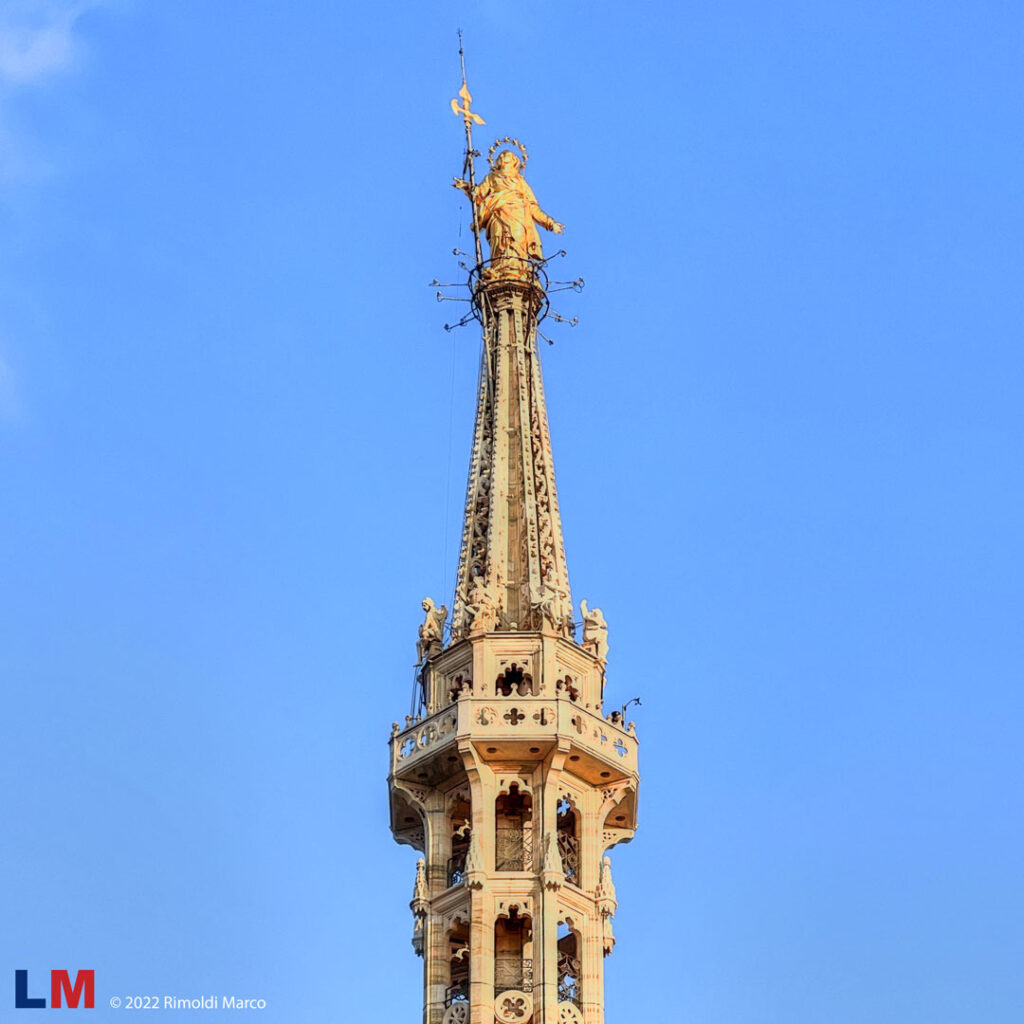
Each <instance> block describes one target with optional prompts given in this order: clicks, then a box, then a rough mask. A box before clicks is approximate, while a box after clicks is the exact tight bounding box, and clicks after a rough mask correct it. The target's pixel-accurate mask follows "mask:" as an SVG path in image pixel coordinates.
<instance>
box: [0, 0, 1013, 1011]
mask: <svg viewBox="0 0 1024 1024" xmlns="http://www.w3.org/2000/svg"><path fill="white" fill-rule="evenodd" d="M460 26H461V27H462V28H463V29H464V30H465V33H466V45H467V53H468V61H469V73H470V88H471V90H472V92H473V95H474V97H475V104H476V107H477V108H478V109H479V111H480V112H481V113H482V114H483V115H484V117H485V118H486V119H487V122H488V123H487V126H486V129H484V130H482V131H481V137H480V142H481V144H482V147H486V145H487V144H489V142H490V140H491V139H492V138H493V137H494V136H495V135H505V134H511V135H518V136H519V137H520V138H522V139H523V140H524V142H526V144H527V145H528V147H529V150H530V156H531V161H530V166H529V173H528V177H529V180H530V182H531V184H532V185H533V187H534V189H535V191H536V193H537V195H538V197H539V199H540V201H541V204H542V206H544V207H545V209H546V210H547V211H548V212H549V213H551V214H553V215H554V216H555V217H557V218H558V219H559V220H562V221H564V222H565V223H566V225H567V228H566V232H565V235H564V236H563V238H562V239H560V240H559V244H560V245H561V246H564V247H565V249H566V250H567V251H568V256H567V258H566V259H565V260H563V261H562V262H561V265H560V266H561V268H564V274H565V276H566V277H573V276H576V275H582V276H583V277H584V278H585V279H586V283H587V284H586V288H585V290H584V292H583V293H582V294H581V295H578V296H577V295H573V294H572V293H568V298H566V296H559V297H557V298H558V299H559V301H558V302H557V303H556V308H558V309H559V310H560V311H562V312H563V313H564V314H566V315H567V316H579V318H580V324H579V326H578V327H577V328H575V329H568V328H565V327H561V328H556V329H555V330H554V331H553V332H552V333H553V337H554V339H555V344H554V346H553V347H550V348H548V347H547V346H544V352H543V358H544V364H545V376H546V384H547V392H548V400H549V405H550V411H551V421H552V422H551V428H552V435H553V441H554V447H555V457H556V465H557V470H558V481H559V493H560V500H561V506H562V511H563V516H564V526H565V532H566V537H567V545H568V553H569V568H570V575H571V577H572V581H573V588H574V597H575V598H576V599H577V600H578V599H579V598H581V597H585V598H587V599H588V600H589V601H590V603H591V604H596V605H600V606H601V607H602V608H603V609H604V612H605V615H606V617H607V619H608V622H609V626H610V637H609V639H610V643H611V660H610V666H609V673H610V674H609V680H610V681H609V695H610V701H611V703H612V705H613V706H614V704H616V703H620V702H623V701H625V700H627V699H628V698H631V697H634V696H640V697H641V698H642V700H643V706H642V708H640V709H638V710H636V714H635V717H636V719H637V726H638V732H639V736H640V739H641V769H642V772H643V776H644V783H643V787H642V791H641V800H640V818H641V828H640V831H639V832H638V835H637V838H636V840H635V841H634V842H633V843H632V844H631V845H629V846H626V847H621V848H619V849H618V850H617V851H616V852H615V855H614V868H615V879H616V883H617V886H618V892H619V897H620V910H619V914H618V917H617V918H616V932H617V936H618V940H619V941H618V946H617V948H616V951H615V953H614V955H613V956H612V957H611V958H610V959H609V960H608V961H607V962H606V966H607V1014H608V1020H609V1022H610V1024H615V1022H622V1024H624V1022H627V1021H632V1020H644V1021H653V1022H675V1021H685V1022H687V1024H825V1022H828V1024H867V1022H870V1024H917V1022H921V1024H926V1022H927V1024H1019V1022H1020V1021H1021V1020H1022V1019H1024V971H1022V969H1021V963H1022V958H1024V873H1022V870H1021V867H1022V863H1024V823H1022V822H1024V819H1022V813H1021V812H1022V808H1021V775H1022V771H1021V769H1022V760H1024V754H1022V752H1024V724H1022V722H1024V715H1022V711H1024V708H1022V703H1024V700H1022V687H1021V682H1022V675H1024V672H1022V663H1024V636H1022V628H1021V625H1022V611H1024V608H1022V605H1024V601H1022V553H1024V552H1022V536H1021V519H1022V515H1021V513H1022V507H1021V506H1022V482H1021V441H1022V428H1024V413H1022V407H1024V403H1022V400H1021V398H1022V395H1021V391H1022V388H1021V380H1022V370H1024V359H1022V354H1021V351H1022V341H1024V331H1022V322H1024V301H1022V289H1021V278H1022V270H1024V241H1022V239H1024V232H1022V227H1024V217H1022V214H1024V191H1022V183H1024V132H1022V127H1021V125H1022V121H1021V111H1022V109H1024V8H1022V6H1021V4H1020V3H1019V2H1018V0H1006V2H993V0H972V2H970V3H964V2H959V3H953V2H949V0H916V2H915V0H895V2H894V0H884V2H883V0H838V2H830V0H803V2H798V0H777V2H774V3H763V2H754V0H747V2H738V0H717V2H715V3H711V2H700V3H681V4H676V3H668V2H663V3H658V4H644V3H634V4H626V3H610V2H605V0H598V2H590V3H586V4H584V3H565V2H555V0H551V2H546V3H537V2H520V3H515V4H508V3H500V4H499V3H496V2H493V0H487V2H482V3H465V4H461V5H455V4H446V3H423V2H420V3H411V2H409V3H401V4H395V3H383V4H371V3H362V4H344V3H341V2H326V0H321V2H313V0H306V2H302V3H297V4H284V3H279V2H270V0H249V2H245V3H242V2H240V0H236V2H233V3H230V2H226V0H222V2H219V3H211V2H206V0H174V2H165V3H145V2H143V0H109V2H100V3H89V2H81V3H70V2H65V0H28V2H20V0H2V2H0V233H2V238H3V244H2V246H0V449H2V460H3V461H2V470H0V472H2V484H0V578H2V587H0V687H2V694H3V709H4V710H3V741H2V744H0V791H2V794H0V795H2V799H3V816H4V826H3V828H2V830H0V874H2V877H3V880H4V884H3V887H2V894H0V922H2V924H0V1018H2V1019H3V1020H7V1019H12V1020H17V1019H20V1018H21V1014H20V1012H19V1013H18V1014H15V1012H14V1011H13V1010H11V1009H9V1008H10V1007H11V1006H13V971H14V969H15V968H27V969H29V970H30V971H31V972H32V975H31V976H32V978H33V979H34V980H33V987H35V988H38V989H39V990H40V991H42V992H45V988H46V985H45V976H46V972H48V971H49V970H50V969H51V968H55V967H58V968H60V967H64V968H70V969H77V968H94V969H95V970H96V972H97V974H96V978H97V1000H98V1002H97V1007H98V1008H97V1009H96V1011H95V1012H94V1014H93V1016H92V1018H91V1019H96V1020H112V1021H113V1020H118V1019H120V1017H119V1015H118V1014H119V1013H120V1014H123V1013H124V1011H117V1012H115V1011H113V1010H111V1009H109V1007H107V1005H106V1004H107V1000H108V999H109V997H110V996H113V995H119V996H124V995H127V994H133V993H135V994H148V993H158V994H172V995H179V996H190V997H191V996H197V995H204V994H209V993H217V994H226V993H234V994H238V995H249V996H253V997H263V998H265V999H266V1000H267V1001H268V1004H269V1005H268V1009H267V1010H266V1011H264V1012H263V1014H262V1017H261V1019H264V1020H267V1021H273V1022H280V1024H306V1022H310V1024H323V1022H325V1021H348V1020H372V1021H375V1022H380V1024H392V1022H394V1024H399V1022H409V1021H415V1020H418V1019H419V1016H418V1014H419V1003H420V962H419V961H418V960H417V959H416V958H415V957H414V956H413V954H412V950H411V946H410V944H409V939H410V935H411V916H410V914H409V911H408V901H409V898H410V896H411V889H412V884H413V874H414V870H413V865H414V858H415V855H414V853H413V851H411V850H409V849H408V848H406V847H399V846H397V845H395V844H394V843H393V842H392V840H391V838H390V835H389V833H388V829H387V813H386V788H385V782H384V779H385V774H386V770H387V747H386V740H387V736H388V732H389V727H390V723H391V721H392V720H393V719H396V718H400V717H401V716H402V715H404V714H405V713H406V711H407V710H408V703H409V691H410V686H411V674H412V662H413V660H414V653H415V652H414V644H415V635H416V627H417V625H418V623H419V621H420V619H421V612H420V608H419V602H420V600H421V598H422V597H423V596H424V595H425V594H430V595H432V596H433V597H435V598H436V599H437V600H438V602H439V603H440V601H442V600H444V601H446V602H447V603H449V604H450V597H451V595H450V590H451V586H452V577H453V574H454V563H455V556H456V550H457V537H458V529H459V518H460V516H461V503H462V492H463V488H464V480H465V471H466V465H467V460H468V447H469V432H470V427H471V416H472V406H473V386H474V380H475V374H476V363H477V358H478V350H479V338H478V336H477V334H476V333H475V331H474V329H473V328H465V329H463V330H462V331H459V332H455V333H453V334H450V335H449V334H446V333H445V332H444V330H443V329H442V326H441V325H442V324H443V323H444V322H445V320H450V319H452V318H453V317H454V316H455V315H457V313H456V310H457V309H458V307H456V306H454V305H452V304H444V305H438V304H436V303H435V302H434V298H433V297H434V289H433V288H431V287H429V286H428V282H430V281H431V280H432V279H433V278H435V277H438V278H440V279H441V280H454V279H456V278H457V276H458V274H459V270H458V267H457V266H456V262H455V260H454V259H453V257H452V255H451V251H452V249H453V248H454V247H456V246H461V247H463V248H468V245H469V242H468V236H467V226H466V214H465V208H464V203H463V202H462V201H461V200H460V197H459V195H458V194H457V193H456V192H455V191H454V190H453V189H451V188H450V186H449V182H450V179H451V177H452V175H453V174H456V173H457V172H458V171H459V169H460V165H461V149H462V138H461V126H460V124H459V122H458V121H457V120H456V118H454V117H453V116H452V114H451V112H450V110H449V108H448V101H449V99H450V98H451V97H452V96H454V95H455V92H456V90H457V88H458V85H459V79H458V60H457V53H456V35H455V32H456V29H457V28H458V27H460ZM453 275H455V277H453ZM562 299H565V301H562ZM8 1015H10V1017H9V1016H8ZM175 1016H181V1017H184V1014H183V1013H182V1014H176V1015H175ZM189 1019H195V1014H194V1013H193V1014H192V1016H191V1017H190V1018H189Z"/></svg>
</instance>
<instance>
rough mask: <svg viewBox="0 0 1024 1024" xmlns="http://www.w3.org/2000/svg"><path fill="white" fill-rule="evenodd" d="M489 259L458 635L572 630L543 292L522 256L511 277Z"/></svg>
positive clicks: (481, 289)
mask: <svg viewBox="0 0 1024 1024" xmlns="http://www.w3.org/2000/svg"><path fill="white" fill-rule="evenodd" d="M489 177H490V176H489ZM520 180H522V179H520ZM485 184H486V181H485ZM481 187H483V186H481ZM490 262H491V264H492V267H490V268H489V267H485V268H484V271H483V273H482V274H481V275H480V276H479V277H478V278H477V279H476V281H475V290H474V302H475V304H476V308H477V310H478V312H479V315H480V319H481V322H482V323H483V328H484V343H483V356H482V359H481V363H480V383H479V393H478V398H477V410H476V424H475V427H474V432H473V449H472V455H471V458H470V469H469V485H468V488H467V493H466V512H465V521H464V525H463V531H462V547H461V551H460V555H459V568H458V578H457V583H456V589H455V604H454V612H453V616H452V638H453V639H458V638H461V637H464V636H468V635H470V634H479V633H487V632H492V631H494V630H520V631H523V630H530V631H541V630H543V631H547V632H555V633H560V634H562V635H566V636H568V635H571V633H572V629H573V608H572V598H571V596H570V592H569V570H568V567H567V565H566V559H565V542H564V540H563V538H562V524H561V518H560V516H559V513H558V497H557V494H556V491H555V471H554V461H553V459H552V454H551V438H550V434H549V431H548V417H547V409H546V407H545V404H544V384H543V381H542V379H541V368H540V360H539V358H538V354H537V319H538V315H539V314H540V311H541V309H542V308H543V302H544V293H543V291H542V290H541V285H540V283H539V281H538V279H537V274H536V272H535V270H534V266H533V264H532V263H530V262H529V261H527V260H526V259H518V258H515V257H505V262H506V268H505V269H510V270H511V271H513V272H515V274H516V276H515V277H511V276H510V277H503V276H499V273H500V270H494V271H493V272H492V274H491V275H490V276H489V275H488V270H489V269H492V268H493V265H494V264H495V263H497V259H496V258H492V260H491V261H490ZM508 264H512V266H511V267H508V266H507V265H508Z"/></svg>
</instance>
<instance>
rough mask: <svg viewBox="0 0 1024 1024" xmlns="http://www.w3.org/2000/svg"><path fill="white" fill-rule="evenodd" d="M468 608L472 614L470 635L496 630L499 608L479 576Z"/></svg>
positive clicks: (471, 591)
mask: <svg viewBox="0 0 1024 1024" xmlns="http://www.w3.org/2000/svg"><path fill="white" fill-rule="evenodd" d="M466 608H467V610H468V611H469V614H470V615H471V616H472V620H471V623H470V627H469V635H470V636H479V635H480V634H481V633H491V632H493V631H494V628H495V625H496V624H497V621H498V608H497V606H496V605H495V603H494V598H493V597H492V596H491V592H490V591H489V590H488V589H487V585H486V584H485V583H484V581H483V580H482V579H480V578H479V577H478V578H477V579H476V580H474V581H473V586H472V588H471V589H470V591H469V601H468V602H467V604H466Z"/></svg>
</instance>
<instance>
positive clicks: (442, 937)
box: [388, 80, 640, 1024]
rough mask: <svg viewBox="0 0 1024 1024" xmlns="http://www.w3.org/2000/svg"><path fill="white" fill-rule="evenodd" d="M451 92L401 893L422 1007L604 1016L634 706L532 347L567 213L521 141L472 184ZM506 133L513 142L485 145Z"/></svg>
mask: <svg viewBox="0 0 1024 1024" xmlns="http://www.w3.org/2000/svg"><path fill="white" fill-rule="evenodd" d="M459 98H460V99H461V101H462V102H461V103H460V102H459V101H458V100H454V101H453V102H452V109H453V110H454V111H455V112H456V114H458V115H460V116H461V117H462V118H463V122H464V124H465V129H466V145H467V154H466V170H465V171H464V174H465V176H466V179H467V180H463V179H459V180H458V181H456V185H457V186H458V187H459V188H461V189H463V190H464V191H465V192H466V194H467V195H468V197H469V198H470V200H471V202H472V205H473V232H474V235H475V239H476V242H477V262H476V264H475V265H474V267H473V270H472V272H471V276H470V289H471V295H472V301H473V310H474V315H476V317H477V318H478V319H479V321H480V323H481V325H482V327H483V357H482V360H481V369H480V385H479V393H478V400H477V411H476V423H475V427H474V434H473V451H472V457H471V460H470V472H469V487H468V493H467V498H466V519H465V526H464V530H463V537H462V548H461V553H460V556H459V567H458V581H457V584H456V592H455V601H454V612H453V618H452V624H451V636H450V639H449V642H448V643H447V644H445V642H444V629H443V627H444V622H445V614H446V611H447V609H446V608H444V607H441V608H438V607H437V606H436V605H435V604H434V603H433V601H430V600H425V601H424V602H423V611H424V613H425V619H424V621H423V624H422V625H421V626H420V628H419V635H418V641H417V668H416V678H417V680H418V682H419V685H420V686H421V688H422V698H423V705H422V706H423V714H422V715H416V716H409V717H408V718H407V719H406V722H405V727H404V728H402V727H401V726H399V725H398V723H395V724H394V725H393V726H392V732H391V742H390V755H391V759H390V771H389V774H388V787H389V795H390V801H391V829H392V832H393V834H394V837H395V839H396V840H397V841H398V842H399V843H404V844H407V845H409V846H412V847H413V848H415V849H417V850H419V851H420V852H421V853H422V854H423V857H422V859H421V860H420V861H418V863H417V868H416V882H415V888H414V894H413V900H412V903H411V904H410V908H411V910H412V913H413V948H414V949H415V950H416V952H417V953H419V954H421V955H422V957H423V1017H422V1020H423V1024H491V1022H497V1024H604V958H605V956H607V955H608V954H609V953H610V952H612V950H613V948H614V943H615V939H614V936H613V934H612V916H613V914H614V913H615V911H616V909H617V902H616V896H615V889H614V886H613V885H612V880H611V862H610V860H609V859H608V858H607V856H606V854H607V852H608V851H609V850H610V849H612V848H614V847H615V846H616V845H618V844H619V843H625V842H629V841H630V840H631V839H632V838H633V835H634V833H635V830H636V824H637V793H638V790H639V784H640V776H639V770H638V764H637V759H638V743H637V738H636V734H635V732H634V730H633V729H632V723H630V726H629V727H627V726H626V725H625V724H624V723H623V720H622V719H623V715H622V713H621V712H620V711H612V712H610V713H608V714H605V712H604V688H605V671H606V666H607V659H608V649H609V648H608V625H607V623H606V622H605V619H604V615H603V614H602V613H601V610H600V609H599V608H591V607H589V606H588V605H587V604H586V602H583V605H582V609H581V611H582V618H583V635H582V638H581V642H579V643H577V642H576V639H575V632H574V629H573V607H572V601H571V598H570V596H569V574H568V571H567V569H566V561H565V547H564V543H563V541H562V528H561V522H560V519H559V514H558V500H557V498H556V496H555V478H554V467H553V464H552V458H551V442H550V439H549V436H548V421H547V412H546V409H545V406H544V388H543V384H542V382H541V371H540V363H539V360H538V358H537V337H538V330H537V325H538V322H539V321H540V319H541V318H542V315H543V312H544V310H545V309H546V306H547V298H546V296H545V291H544V288H545V276H544V270H543V257H542V255H541V244H540V236H539V233H538V231H537V226H538V225H539V226H540V227H542V228H546V229H547V230H549V231H555V232H558V231H561V228H562V225H561V224H559V223H558V222H557V221H555V220H554V219H553V218H552V217H550V216H549V215H548V214H546V213H544V211H543V210H542V209H541V208H540V206H539V205H538V203H537V200H536V198H535V197H534V195H533V192H532V191H531V189H530V186H529V185H528V184H527V183H526V181H525V179H524V178H523V176H522V174H521V173H520V172H521V170H522V168H523V166H525V163H526V159H527V157H526V150H525V147H523V146H522V145H521V144H520V143H519V142H518V141H517V140H515V139H509V138H505V139H501V140H498V142H496V143H495V145H494V146H492V147H491V151H490V166H491V171H490V173H489V174H488V175H487V177H486V178H485V179H484V180H483V181H482V182H480V183H479V184H477V182H476V180H475V176H474V173H473V156H474V154H475V150H474V149H473V141H472V128H473V125H479V124H481V123H482V119H481V118H480V117H479V115H477V114H475V113H474V112H473V111H472V109H471V100H472V97H471V96H470V94H469V90H468V89H467V88H466V86H465V80H463V88H462V90H461V91H460V92H459ZM502 143H510V144H511V146H512V147H513V148H506V149H505V150H504V151H502V152H499V153H498V154H497V156H496V157H495V150H497V149H499V148H500V147H501V145H502ZM513 149H516V150H518V154H517V153H516V152H514V151H513ZM482 234H485V235H486V239H487V244H488V248H489V252H490V255H489V258H487V259H484V258H483V256H482V246H481V244H480V239H481V235H482Z"/></svg>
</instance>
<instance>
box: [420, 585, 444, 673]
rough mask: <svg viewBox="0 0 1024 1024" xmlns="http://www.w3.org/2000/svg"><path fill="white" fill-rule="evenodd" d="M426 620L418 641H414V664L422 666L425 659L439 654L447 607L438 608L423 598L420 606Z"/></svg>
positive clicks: (442, 642)
mask: <svg viewBox="0 0 1024 1024" xmlns="http://www.w3.org/2000/svg"><path fill="white" fill-rule="evenodd" d="M421 607H422V608H423V611H424V612H425V613H426V618H424V620H423V624H422V625H421V626H420V631H419V639H418V640H417V641H416V664H417V665H422V664H423V663H424V662H425V661H426V660H427V658H432V657H434V655H435V654H440V653H441V647H442V645H443V644H444V622H445V619H447V618H448V607H447V605H441V607H440V608H438V607H437V606H436V605H435V604H434V602H433V601H432V600H431V599H430V598H429V597H425V598H423V603H422V605H421Z"/></svg>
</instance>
